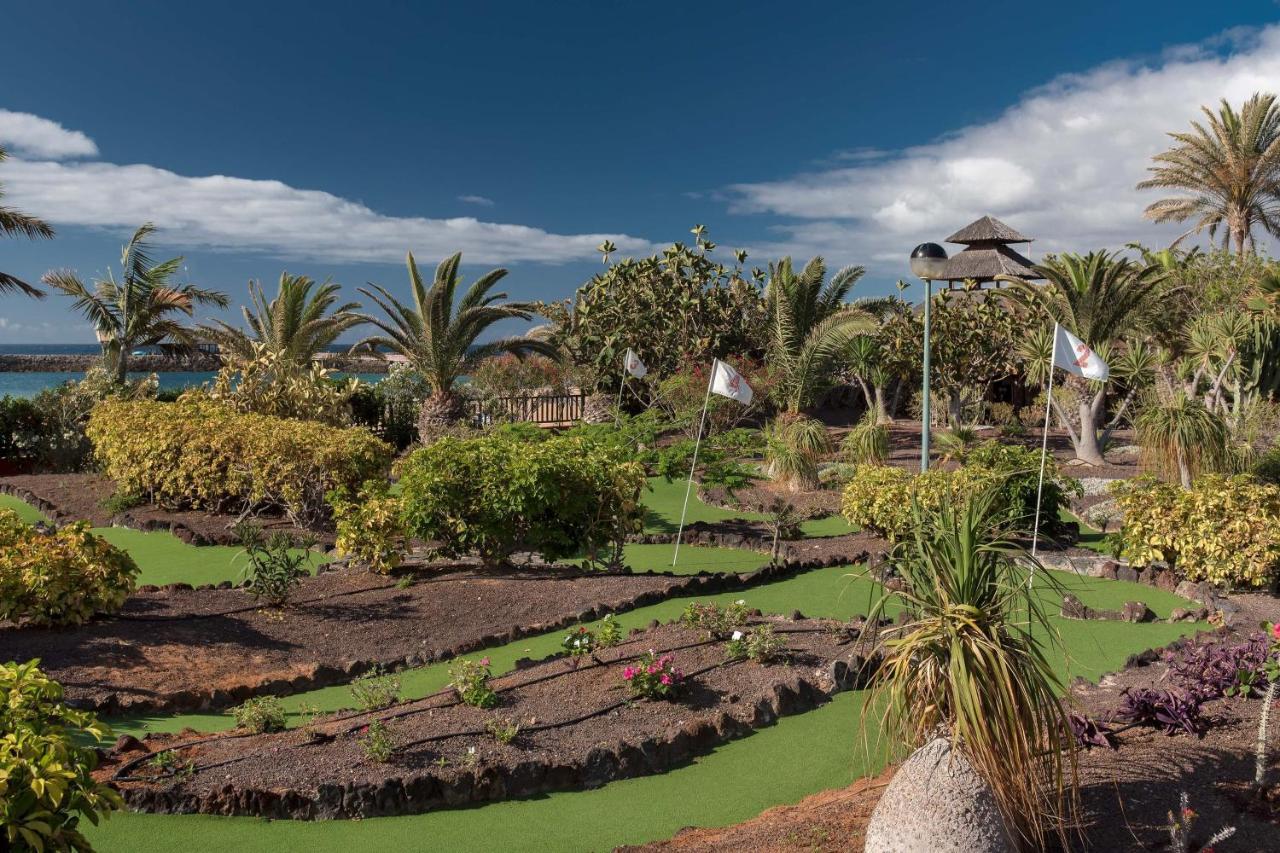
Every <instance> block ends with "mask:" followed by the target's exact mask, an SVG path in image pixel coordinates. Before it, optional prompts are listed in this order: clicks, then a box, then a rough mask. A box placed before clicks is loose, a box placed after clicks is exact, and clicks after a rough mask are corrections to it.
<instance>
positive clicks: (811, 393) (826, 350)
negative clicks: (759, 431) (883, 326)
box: [764, 257, 875, 413]
mask: <svg viewBox="0 0 1280 853" xmlns="http://www.w3.org/2000/svg"><path fill="white" fill-rule="evenodd" d="M864 272H865V270H864V269H863V268H862V267H845V268H844V269H842V270H840V271H839V272H837V273H836V274H835V275H833V276H832V277H831V280H830V281H826V276H827V266H826V263H825V262H824V261H823V259H822V258H821V257H815V258H813V259H812V260H810V261H809V262H808V263H807V264H805V265H804V269H802V270H801V271H800V272H798V273H797V272H796V271H795V269H794V267H793V266H792V263H791V258H783V259H782V260H780V261H778V262H777V263H776V264H771V265H770V267H769V282H768V284H767V286H766V288H765V294H764V298H765V303H766V306H767V310H768V312H769V323H770V329H769V335H770V340H769V361H770V364H771V365H772V366H774V367H776V368H777V369H778V370H779V371H780V373H781V380H780V382H779V389H780V390H779V395H780V397H781V402H782V403H783V405H784V406H785V407H786V409H787V411H789V412H792V413H795V412H799V411H800V410H801V409H803V408H805V407H806V406H808V405H810V404H811V403H812V402H813V400H814V398H815V397H816V396H817V394H818V393H819V392H820V391H821V390H822V388H823V387H824V385H825V384H827V383H829V382H830V380H831V377H830V374H831V369H830V368H831V366H832V364H833V362H834V361H835V360H836V359H837V357H839V356H841V355H842V354H844V352H845V350H846V349H847V347H848V346H849V344H850V342H851V341H852V340H853V339H854V337H855V336H856V335H858V334H862V333H865V332H870V331H873V330H874V328H875V322H874V320H873V319H872V315H871V314H870V313H869V312H868V311H866V310H865V309H864V308H862V307H861V306H859V305H854V304H850V303H848V302H846V301H845V299H846V298H847V297H848V295H849V292H850V291H851V290H853V286H854V285H855V284H857V282H858V279H860V278H862V275H863V273H864Z"/></svg>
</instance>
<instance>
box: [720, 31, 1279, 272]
mask: <svg viewBox="0 0 1280 853" xmlns="http://www.w3.org/2000/svg"><path fill="white" fill-rule="evenodd" d="M1277 81H1280V26H1270V27H1267V28H1265V29H1261V30H1235V31H1231V32H1228V33H1225V34H1223V35H1221V36H1218V37H1215V38H1213V39H1210V40H1206V41H1205V42H1203V43H1201V44H1198V45H1184V46H1178V47H1176V48H1171V49H1169V50H1166V51H1165V52H1164V54H1162V55H1161V56H1160V57H1158V58H1157V59H1155V60H1150V61H1142V62H1139V61H1121V62H1112V63H1108V64H1105V65H1101V66H1098V67H1095V68H1093V69H1091V70H1089V71H1086V72H1084V73H1079V74H1066V75H1063V76H1060V77H1058V78H1056V79H1054V80H1053V81H1051V82H1050V83H1048V84H1046V85H1044V86H1041V87H1039V88H1037V89H1034V90H1031V91H1029V92H1027V93H1025V94H1024V95H1023V96H1022V97H1021V98H1020V99H1019V100H1018V101H1017V103H1015V104H1013V105H1012V106H1010V107H1009V108H1008V109H1006V110H1005V111H1004V112H1003V113H1002V114H1001V115H999V116H998V117H997V118H995V119H993V120H991V121H989V122H985V123H980V124H975V125H972V126H969V127H965V128H961V129H958V130H955V131H953V132H951V133H948V134H946V135H945V136H944V137H942V138H940V139H938V140H937V141H935V142H932V143H929V144H926V145H920V146H915V147H911V148H906V149H903V150H901V151H899V152H896V153H894V152H883V151H873V150H872V149H858V148H851V149H850V150H849V152H844V154H845V155H846V156H844V157H837V159H845V160H849V161H850V162H851V164H838V165H837V166H836V167H834V168H827V169H822V170H818V171H811V172H806V173H801V174H796V175H794V176H792V177H788V178H784V179H781V180H775V181H764V182H744V183H737V184H734V185H731V186H729V187H728V188H726V190H725V191H724V194H725V196H726V197H727V199H728V203H729V209H730V210H731V211H732V212H734V213H740V214H767V215H771V216H774V217H783V218H785V219H786V220H787V221H785V222H783V223H782V224H778V225H776V226H774V227H773V229H772V230H773V231H774V232H775V233H776V234H777V237H776V239H775V240H774V241H773V242H771V243H768V244H765V245H760V244H757V245H756V246H755V247H754V248H755V253H756V254H760V253H764V254H768V255H779V254H793V255H797V256H807V255H814V254H823V255H826V256H828V257H830V258H832V259H834V260H837V261H839V262H841V263H844V262H857V263H863V264H866V265H867V266H868V267H870V268H871V269H872V270H873V271H874V270H875V269H877V268H879V269H881V270H887V271H890V272H891V273H892V274H893V275H905V274H906V262H905V258H906V255H907V253H908V252H909V251H910V249H911V247H912V246H913V245H915V244H916V243H919V242H922V241H924V240H934V241H941V240H942V239H943V238H945V237H946V236H947V235H948V234H950V233H952V232H953V231H954V230H956V229H958V228H960V227H962V226H963V225H965V224H967V223H969V222H971V221H973V220H974V219H977V218H978V217H979V216H982V215H984V214H988V213H989V214H992V215H994V216H996V217H997V218H999V219H1002V220H1004V221H1006V222H1008V223H1009V224H1010V225H1012V226H1014V227H1015V228H1017V229H1018V230H1020V231H1022V232H1023V233H1024V234H1027V235H1028V236H1031V237H1035V238H1037V240H1036V242H1035V243H1034V244H1032V245H1033V247H1034V253H1035V257H1037V258H1038V257H1039V256H1040V255H1042V254H1043V253H1045V252H1050V251H1085V250H1088V249H1095V248H1103V247H1107V248H1119V247H1122V246H1123V245H1124V244H1125V243H1127V242H1130V241H1135V240H1136V241H1141V242H1145V243H1147V244H1149V245H1157V244H1167V243H1169V242H1171V241H1172V240H1173V239H1175V238H1177V237H1178V236H1179V235H1180V234H1182V233H1183V231H1184V230H1185V228H1186V227H1187V226H1186V225H1178V224H1173V225H1160V226H1157V225H1155V224H1153V223H1150V222H1148V221H1146V220H1145V219H1143V217H1142V211H1143V209H1144V208H1145V207H1146V206H1147V205H1148V204H1150V203H1151V202H1152V201H1154V200H1155V199H1156V198H1158V197H1159V195H1160V194H1159V193H1156V192H1145V191H1144V192H1139V191H1138V190H1136V189H1134V185H1135V184H1137V183H1138V182H1139V181H1141V180H1143V179H1144V178H1145V177H1147V167H1148V166H1149V165H1150V163H1151V156H1152V155H1153V154H1155V153H1157V152H1159V151H1161V150H1163V149H1165V148H1167V147H1168V146H1169V143H1170V140H1169V138H1168V136H1167V133H1168V132H1170V131H1182V130H1186V129H1188V128H1189V127H1190V122H1191V121H1192V120H1193V119H1199V118H1203V116H1202V114H1201V113H1200V107H1201V105H1208V106H1210V107H1211V108H1214V109H1216V107H1217V104H1218V103H1219V101H1220V100H1221V99H1223V98H1225V99H1226V100H1228V101H1229V102H1231V103H1232V104H1233V105H1235V106H1237V107H1238V106H1239V104H1240V103H1241V102H1242V101H1243V100H1245V99H1246V98H1248V97H1249V96H1250V95H1252V94H1253V93H1254V92H1256V91H1276V90H1277V89H1278V88H1280V83H1278V82H1277ZM850 152H851V153H850ZM837 154H840V152H837ZM1258 236H1259V240H1260V243H1263V244H1266V243H1268V242H1269V241H1266V240H1264V239H1263V237H1264V235H1258ZM1205 239H1207V235H1205Z"/></svg>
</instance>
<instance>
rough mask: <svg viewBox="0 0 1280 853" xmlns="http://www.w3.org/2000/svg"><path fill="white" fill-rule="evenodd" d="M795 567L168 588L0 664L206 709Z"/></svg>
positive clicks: (49, 634)
mask: <svg viewBox="0 0 1280 853" xmlns="http://www.w3.org/2000/svg"><path fill="white" fill-rule="evenodd" d="M800 568H802V567H801V566H799V565H794V564H793V565H790V566H778V567H767V568H765V569H762V570H760V571H757V572H753V573H751V574H749V575H734V574H727V575H710V574H707V575H693V576H679V575H662V574H635V575H631V574H604V573H596V574H583V573H581V572H578V571H576V570H567V569H563V568H550V567H540V568H536V569H524V568H511V569H504V570H493V571H486V570H482V569H479V568H478V567H471V566H466V567H450V568H443V569H441V568H437V569H434V570H432V571H429V572H426V573H422V574H418V575H414V576H411V577H409V582H408V584H407V585H403V586H402V584H403V583H404V581H398V580H397V579H396V578H388V577H384V576H380V575H373V574H369V573H366V572H358V571H335V572H326V573H323V574H321V575H318V576H317V577H314V578H306V579H304V580H303V581H302V582H301V584H300V585H299V587H298V588H297V590H296V592H295V594H294V596H293V598H292V600H291V602H290V604H289V605H288V607H287V608H285V609H284V610H283V611H274V610H269V609H264V608H261V607H259V606H258V605H257V604H255V602H254V600H253V598H251V597H250V596H249V594H248V593H246V592H245V591H244V590H242V589H220V588H219V589H215V588H209V587H205V588H201V589H196V590H192V589H190V588H185V589H184V588H182V586H183V585H173V586H172V587H169V588H164V589H159V590H156V589H154V588H152V589H143V590H139V592H137V593H136V594H135V595H134V596H132V597H131V598H130V599H129V600H128V601H127V602H126V603H125V606H124V608H123V610H122V611H121V612H120V613H119V614H118V615H116V616H113V617H102V618H99V619H97V620H95V621H93V622H91V623H89V624H86V625H81V626H78V627H72V628H59V629H44V628H16V627H13V626H9V627H0V660H28V659H30V658H40V659H41V662H42V663H41V667H42V669H44V671H45V672H46V673H48V674H49V676H50V677H51V678H54V679H56V680H57V681H59V682H61V683H62V685H63V686H64V687H65V688H66V691H67V697H68V699H69V700H70V701H71V702H73V703H74V704H75V705H77V706H79V707H83V708H89V709H93V710H96V711H99V712H103V713H109V714H123V713H141V712H154V711H190V710H213V709H219V708H226V707H229V706H231V705H234V704H237V703H238V702H241V701H243V700H244V699H246V698H248V697H249V696H253V695H259V694H264V693H271V694H276V695H285V694H288V693H294V692H299V691H303V690H310V689H313V688H315V687H320V686H325V685H329V684H336V683H341V682H345V681H347V680H350V679H351V678H352V677H354V676H355V675H358V674H360V673H362V672H365V671H368V670H370V669H372V668H374V667H375V666H380V667H383V668H388V667H390V668H394V667H400V666H417V665H421V664H425V663H428V662H432V661H438V660H442V659H444V658H448V657H451V656H454V655H457V654H463V653H466V652H469V651H473V650H475V649H479V648H485V647H489V646H495V645H501V644H503V643H508V642H511V641H513V640H515V639H517V638H519V637H522V636H528V635H531V634H537V633H542V632H544V631H548V630H552V629H554V628H557V627H563V626H566V625H570V624H575V623H576V622H578V621H586V620H591V619H595V618H598V617H599V616H601V615H603V614H604V613H606V612H615V611H621V610H628V609H631V608H634V607H641V606H644V605H648V604H654V603H657V602H659V601H663V600H665V599H667V598H670V597H674V596H679V595H697V594H703V593H711V592H718V591H721V590H725V589H741V588H745V587H748V586H751V585H754V584H756V583H761V582H765V581H768V580H771V579H776V578H779V577H783V576H785V575H787V574H789V573H794V572H795V571H798V570H799V569H800Z"/></svg>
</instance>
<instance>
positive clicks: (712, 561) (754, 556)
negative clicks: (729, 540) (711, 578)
mask: <svg viewBox="0 0 1280 853" xmlns="http://www.w3.org/2000/svg"><path fill="white" fill-rule="evenodd" d="M674 556H676V553H675V545H674V544H671V545H666V544H662V545H627V546H625V550H624V551H623V560H624V561H625V562H626V564H627V566H629V567H630V568H631V569H632V571H636V572H675V573H676V574H681V575H695V574H697V573H698V572H753V571H755V570H756V569H758V568H760V567H762V566H764V565H765V564H766V563H768V562H769V556H768V555H767V554H760V553H758V552H756V551H748V550H746V549H744V548H718V547H716V548H712V547H706V546H702V545H689V544H687V543H686V544H684V545H681V546H680V553H679V556H678V558H677V560H676V564H675V566H672V565H671V559H672V557H674Z"/></svg>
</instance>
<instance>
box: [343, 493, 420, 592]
mask: <svg viewBox="0 0 1280 853" xmlns="http://www.w3.org/2000/svg"><path fill="white" fill-rule="evenodd" d="M326 499H327V500H328V501H329V506H330V507H331V508H332V510H333V518H334V521H335V524H336V528H337V536H336V537H335V539H334V543H333V547H334V550H335V551H337V552H338V554H339V555H340V556H343V557H351V558H352V559H355V560H359V561H360V562H362V563H365V564H366V565H368V567H369V571H371V572H377V573H378V574H382V575H385V574H387V573H388V572H390V571H391V570H392V569H394V568H395V567H396V566H398V565H400V560H401V558H402V556H403V552H404V547H405V546H404V538H405V534H404V520H403V519H402V518H401V504H400V498H399V497H397V496H396V495H393V494H391V492H390V485H389V484H388V483H387V481H386V480H368V481H366V482H365V484H364V485H362V486H361V487H360V491H359V492H358V493H357V494H356V496H355V497H354V498H352V496H351V493H350V491H348V490H347V489H345V488H338V489H335V490H333V491H332V492H330V493H329V494H328V495H327V496H326Z"/></svg>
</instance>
